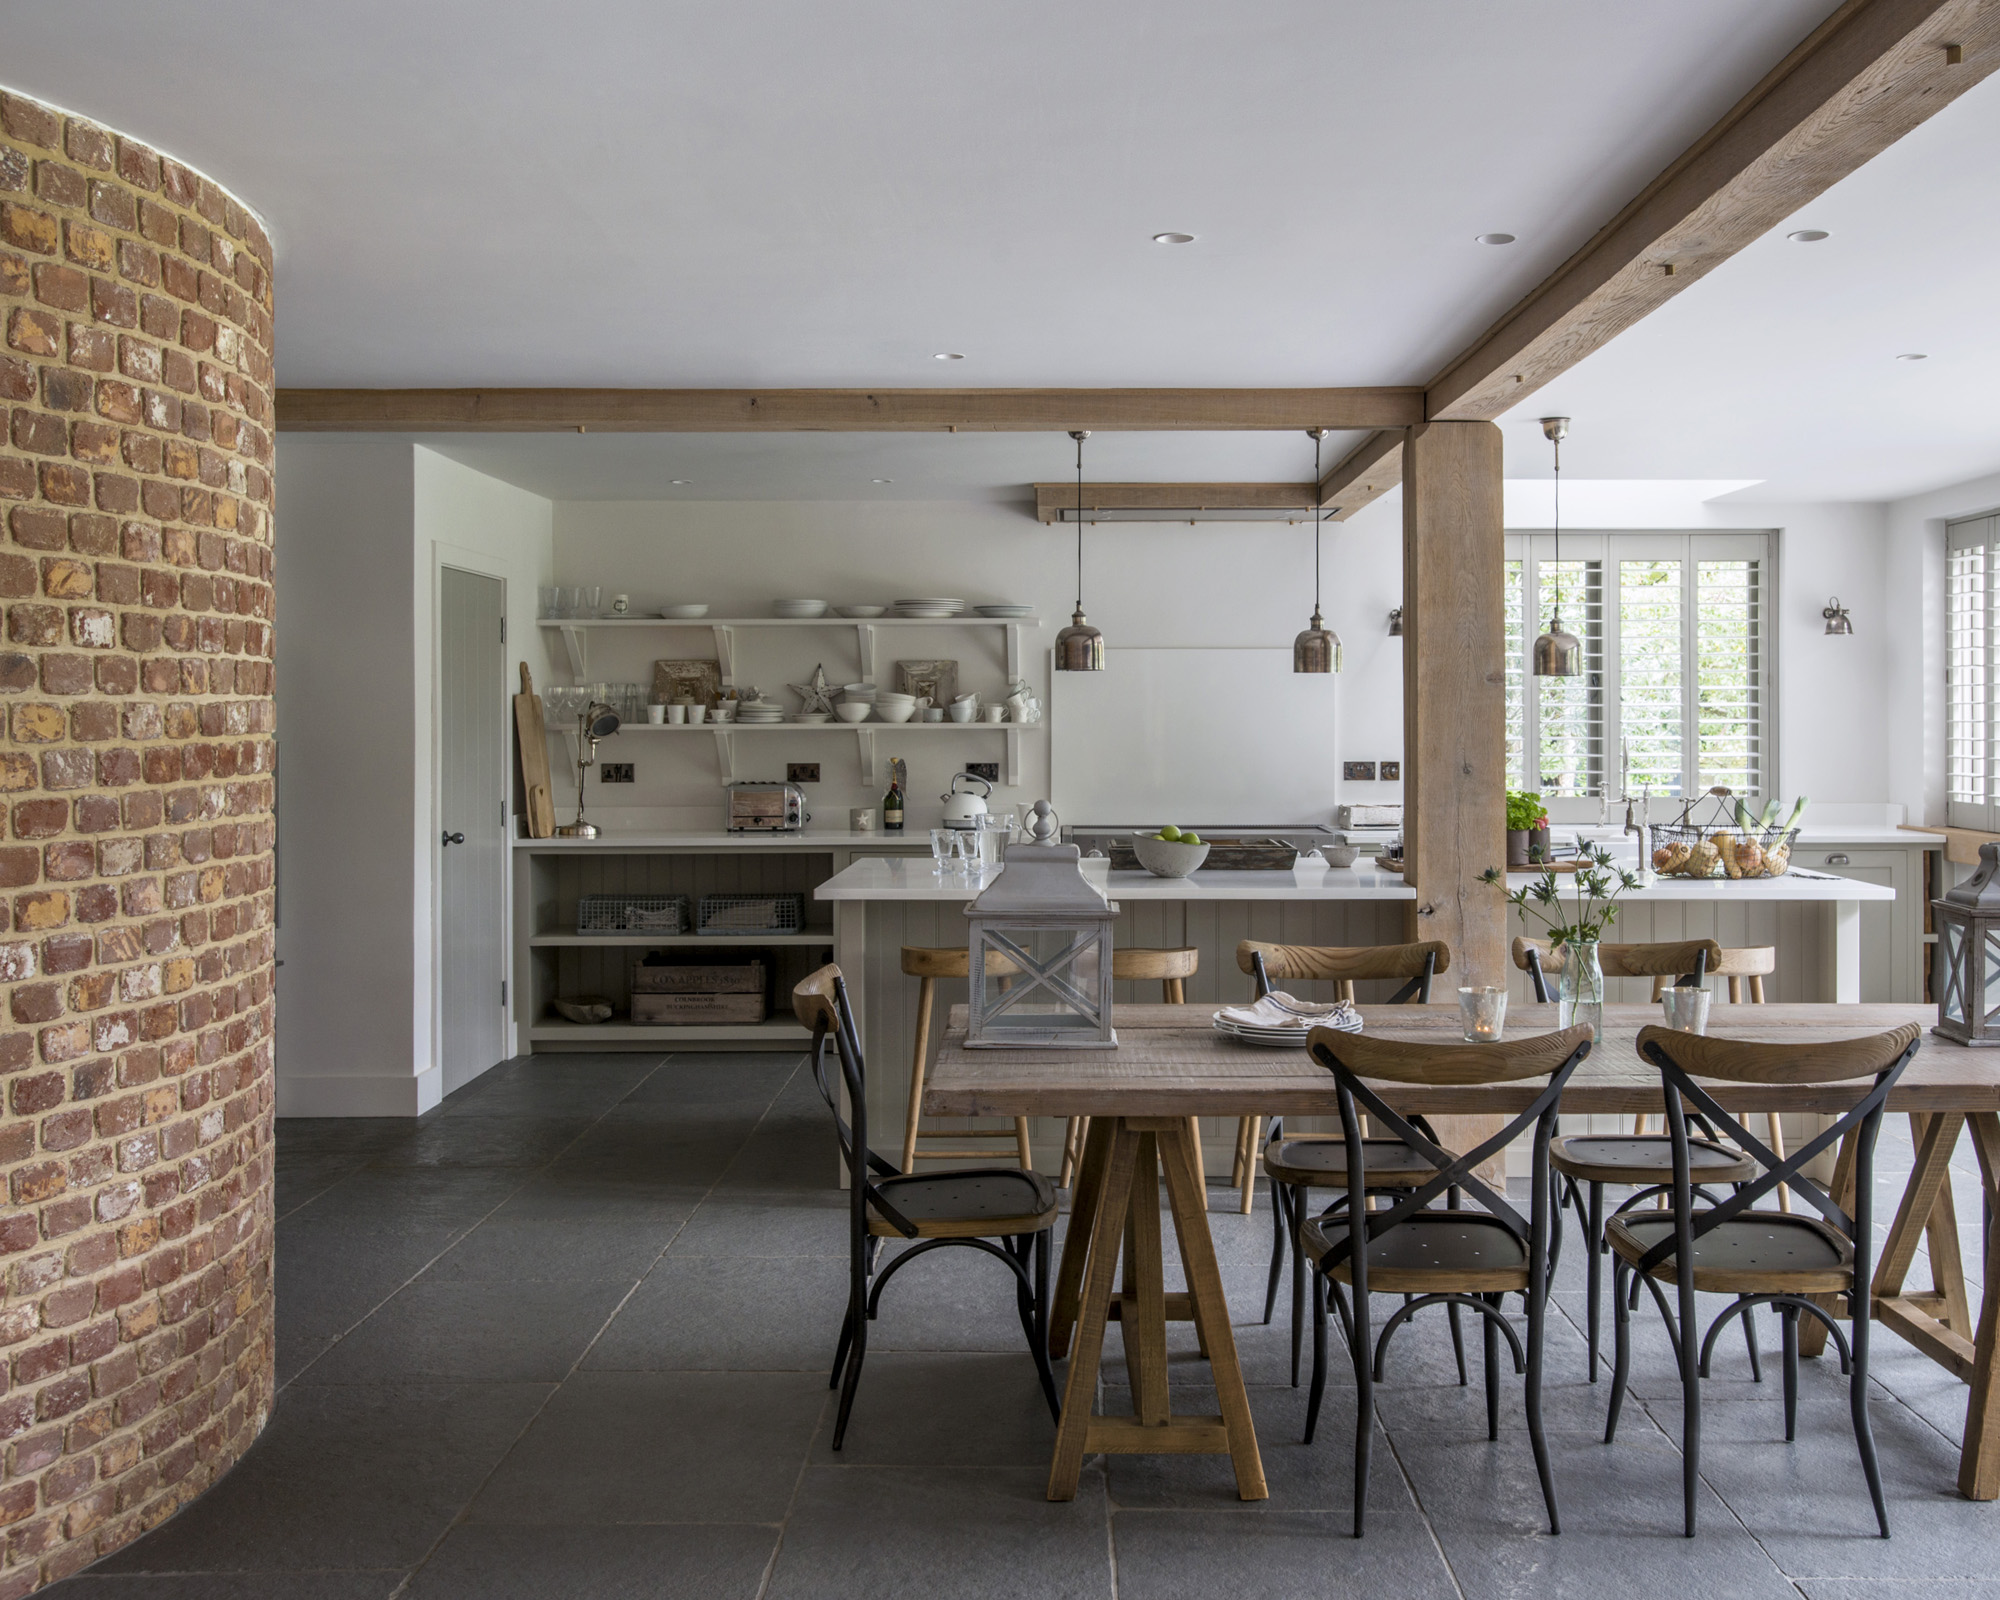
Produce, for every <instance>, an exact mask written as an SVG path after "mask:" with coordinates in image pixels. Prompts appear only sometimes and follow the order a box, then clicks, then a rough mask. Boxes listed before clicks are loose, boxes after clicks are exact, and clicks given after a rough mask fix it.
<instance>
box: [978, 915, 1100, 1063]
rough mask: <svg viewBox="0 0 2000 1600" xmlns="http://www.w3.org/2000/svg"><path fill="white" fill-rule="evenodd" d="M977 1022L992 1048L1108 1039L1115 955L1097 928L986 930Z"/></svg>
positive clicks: (982, 935) (982, 941)
mask: <svg viewBox="0 0 2000 1600" xmlns="http://www.w3.org/2000/svg"><path fill="white" fill-rule="evenodd" d="M979 936H980V945H981V949H982V952H983V954H984V957H985V959H984V960H983V961H982V962H980V968H981V991H980V996H979V1016H980V1023H981V1027H982V1030H983V1032H984V1033H985V1035H986V1037H987V1038H988V1039H989V1040H990V1041H992V1042H995V1043H998V1042H1001V1041H1003V1040H1008V1039H1020V1040H1022V1041H1023V1042H1027V1041H1029V1040H1034V1041H1037V1042H1040V1041H1042V1040H1045V1039H1047V1038H1049V1036H1051V1035H1056V1036H1062V1035H1068V1036H1071V1037H1075V1038H1078V1039H1084V1038H1088V1039H1093V1040H1094V1039H1097V1038H1100V1037H1101V1036H1102V1034H1103V1032H1104V1015H1103V996H1104V994H1105V992H1106V985H1105V983H1104V975H1105V972H1106V970H1107V969H1108V968H1109V966H1110V952H1109V950H1108V948H1107V941H1106V939H1105V938H1104V936H1103V934H1102V932H1101V931H1100V930H1097V929H1088V930H1085V929H1077V928H1046V927H1009V926H1006V925H1004V924H1002V925H1000V926H997V927H996V926H982V927H981V928H980V930H979Z"/></svg>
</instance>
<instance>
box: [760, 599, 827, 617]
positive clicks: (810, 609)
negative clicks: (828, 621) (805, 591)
mask: <svg viewBox="0 0 2000 1600" xmlns="http://www.w3.org/2000/svg"><path fill="white" fill-rule="evenodd" d="M771 615H772V616H774V617H823V616H825V615H826V602H825V601H824V600H773V601H772V602H771Z"/></svg>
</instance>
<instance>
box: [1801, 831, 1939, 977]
mask: <svg viewBox="0 0 2000 1600" xmlns="http://www.w3.org/2000/svg"><path fill="white" fill-rule="evenodd" d="M1792 865H1793V866H1795V867H1804V868H1805V869H1806V870H1807V871H1809V872H1830V873H1832V874H1834V875H1835V876H1836V877H1841V878H1859V879H1861V880H1862V881H1863V882H1864V883H1879V884H1882V885H1884V886H1885V887H1887V888H1890V889H1894V890H1895V891H1896V898H1895V899H1894V900H1892V901H1872V902H1865V903H1864V904H1863V905H1862V907H1861V998H1862V999H1863V1000H1881V1001H1888V1000H1893V1001H1908V1002H1912V1003H1915V1002H1920V1001H1922V999H1923V997H1924V966H1923V958H1924V937H1923V935H1924V887H1925V873H1924V851H1923V849H1922V847H1921V846H1916V845H1910V846H1903V845H1880V844H1841V843H1838V842H1833V843H1824V842H1822V843H1814V844H1810V845H1808V844H1800V845H1799V846H1798V847H1797V848H1796V849H1794V850H1793V852H1792Z"/></svg>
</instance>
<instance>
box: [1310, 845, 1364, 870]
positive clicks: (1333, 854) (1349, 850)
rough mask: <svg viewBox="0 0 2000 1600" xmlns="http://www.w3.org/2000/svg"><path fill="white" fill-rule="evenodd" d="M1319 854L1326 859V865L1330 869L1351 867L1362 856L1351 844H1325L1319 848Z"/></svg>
mask: <svg viewBox="0 0 2000 1600" xmlns="http://www.w3.org/2000/svg"><path fill="white" fill-rule="evenodd" d="M1319 853H1320V854H1321V855H1323V856H1325V857H1326V864H1327V865H1328V866H1329V867H1351V866H1353V865H1354V861H1355V858H1356V857H1357V856H1359V855H1360V854H1361V852H1360V851H1359V850H1357V849H1356V848H1355V847H1354V846H1353V845H1351V844H1323V845H1321V846H1320V847H1319Z"/></svg>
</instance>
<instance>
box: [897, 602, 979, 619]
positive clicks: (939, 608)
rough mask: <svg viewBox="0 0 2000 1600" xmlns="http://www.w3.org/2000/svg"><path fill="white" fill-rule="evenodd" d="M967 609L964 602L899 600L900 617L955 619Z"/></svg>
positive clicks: (898, 611)
mask: <svg viewBox="0 0 2000 1600" xmlns="http://www.w3.org/2000/svg"><path fill="white" fill-rule="evenodd" d="M964 609H965V602H964V601H963V600H936V599H933V600H898V601H897V602H896V615H897V616H899V617H955V616H957V615H958V614H959V613H960V612H961V611H963V610H964Z"/></svg>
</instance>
